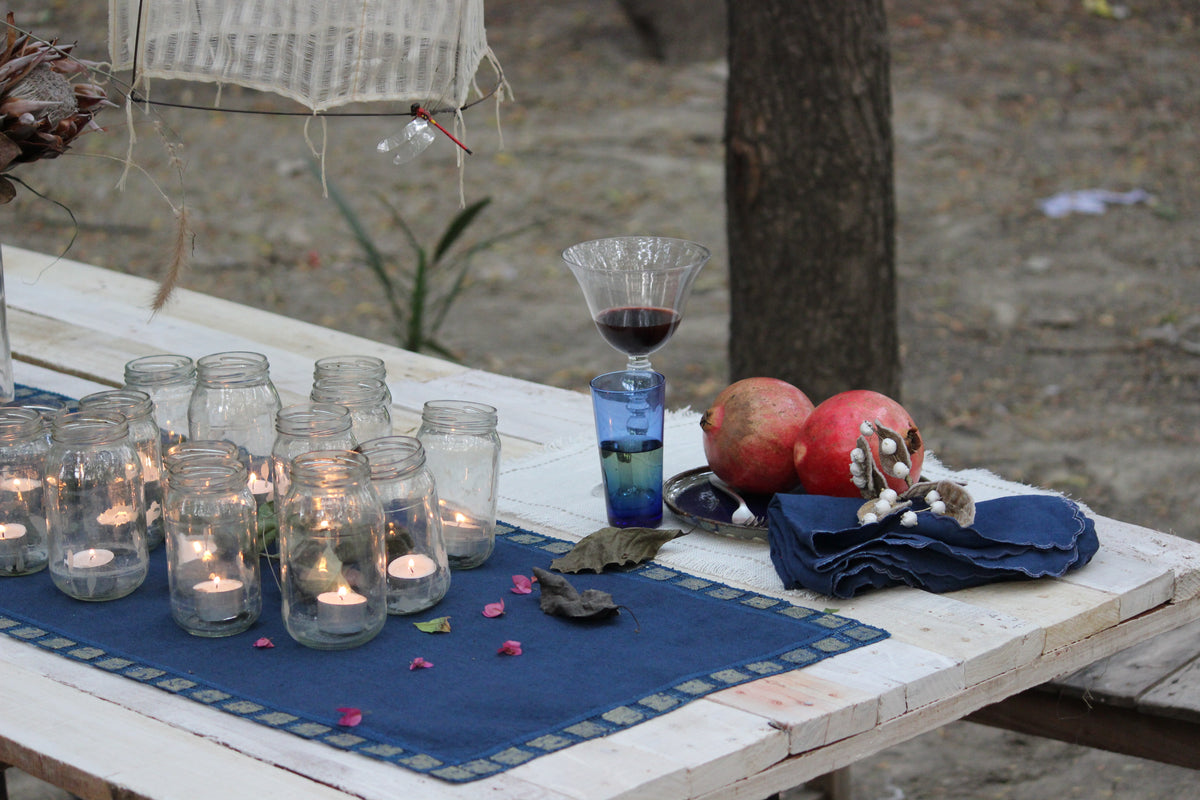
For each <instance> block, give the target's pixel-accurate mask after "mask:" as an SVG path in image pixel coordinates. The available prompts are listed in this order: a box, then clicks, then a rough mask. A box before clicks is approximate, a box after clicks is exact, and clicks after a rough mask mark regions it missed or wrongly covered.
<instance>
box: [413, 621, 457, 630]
mask: <svg viewBox="0 0 1200 800" xmlns="http://www.w3.org/2000/svg"><path fill="white" fill-rule="evenodd" d="M413 627H414V628H416V629H417V630H419V631H423V632H425V633H449V632H450V618H449V617H434V618H433V619H431V620H426V621H425V622H414V623H413Z"/></svg>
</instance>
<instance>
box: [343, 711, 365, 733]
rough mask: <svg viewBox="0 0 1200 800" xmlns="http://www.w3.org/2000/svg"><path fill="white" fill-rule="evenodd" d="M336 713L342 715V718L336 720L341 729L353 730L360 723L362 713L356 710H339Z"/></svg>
mask: <svg viewBox="0 0 1200 800" xmlns="http://www.w3.org/2000/svg"><path fill="white" fill-rule="evenodd" d="M338 713H339V714H341V715H342V718H341V719H339V720H338V725H341V726H343V727H346V728H353V727H354V726H355V725H357V724H358V723H360V722H362V717H363V715H362V711H360V710H359V709H357V708H339V709H338Z"/></svg>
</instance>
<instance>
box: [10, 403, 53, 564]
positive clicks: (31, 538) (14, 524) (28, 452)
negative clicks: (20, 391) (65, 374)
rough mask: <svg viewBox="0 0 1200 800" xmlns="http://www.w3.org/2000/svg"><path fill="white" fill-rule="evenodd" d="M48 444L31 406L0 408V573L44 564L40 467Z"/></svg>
mask: <svg viewBox="0 0 1200 800" xmlns="http://www.w3.org/2000/svg"><path fill="white" fill-rule="evenodd" d="M48 450H49V444H48V442H47V440H46V434H45V426H44V424H43V422H42V415H41V414H40V413H39V412H38V411H37V410H36V409H32V408H13V407H6V408H0V577H4V576H13V575H29V574H32V573H34V572H38V571H39V570H42V569H45V567H46V559H47V549H46V511H45V509H44V507H43V503H42V498H43V489H42V470H43V468H44V467H45V463H46V452H47V451H48Z"/></svg>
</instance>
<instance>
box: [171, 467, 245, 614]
mask: <svg viewBox="0 0 1200 800" xmlns="http://www.w3.org/2000/svg"><path fill="white" fill-rule="evenodd" d="M256 511H257V510H256V508H255V505H254V498H253V497H252V496H251V494H250V487H249V486H248V484H247V480H246V467H245V466H243V465H242V463H241V462H240V461H237V460H234V459H229V458H221V457H219V456H218V457H213V456H207V457H204V458H192V459H188V460H184V461H176V462H174V465H173V472H172V475H171V491H170V492H169V494H168V497H167V505H166V508H165V511H164V515H163V519H164V520H165V522H166V533H167V577H168V583H169V585H170V592H171V617H172V619H174V620H175V622H176V624H178V625H179V627H181V628H183V629H184V630H185V631H187V632H188V633H191V634H194V635H196V636H230V635H232V634H235V633H241V632H242V631H244V630H246V629H247V628H249V627H250V626H251V625H253V624H254V621H255V620H257V619H258V615H259V614H260V613H261V611H262V580H261V573H260V571H259V560H258V546H257V538H258V536H257V531H258V522H257V513H256Z"/></svg>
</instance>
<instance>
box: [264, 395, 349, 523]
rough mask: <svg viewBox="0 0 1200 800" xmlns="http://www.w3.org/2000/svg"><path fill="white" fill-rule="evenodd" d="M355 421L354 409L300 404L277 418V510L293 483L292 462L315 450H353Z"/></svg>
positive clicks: (274, 461) (273, 451) (274, 457)
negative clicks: (299, 456) (352, 415)
mask: <svg viewBox="0 0 1200 800" xmlns="http://www.w3.org/2000/svg"><path fill="white" fill-rule="evenodd" d="M357 446H358V440H357V439H356V438H355V437H354V421H353V419H352V418H351V415H350V410H349V409H347V408H346V407H345V406H339V405H334V404H332V403H297V404H296V405H292V406H287V407H286V408H282V409H280V411H279V413H278V414H276V415H275V444H274V445H273V446H272V447H271V461H272V471H271V480H272V481H273V482H274V484H275V485H274V489H273V492H274V497H275V507H276V508H278V507H279V503H280V501H282V500H283V498H284V497H285V496H286V495H287V493H288V488H289V486H291V482H292V478H291V476H292V459H293V458H295V457H296V456H298V455H302V454H303V453H310V452H312V451H313V450H353V449H354V448H355V447H357Z"/></svg>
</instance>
